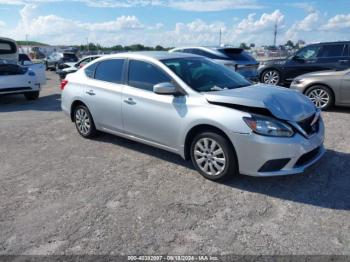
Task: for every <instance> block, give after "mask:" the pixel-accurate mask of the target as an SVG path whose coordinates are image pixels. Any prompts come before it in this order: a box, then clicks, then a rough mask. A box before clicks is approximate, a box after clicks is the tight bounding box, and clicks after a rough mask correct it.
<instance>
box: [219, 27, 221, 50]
mask: <svg viewBox="0 0 350 262" xmlns="http://www.w3.org/2000/svg"><path fill="white" fill-rule="evenodd" d="M219 46H221V27H220V33H219Z"/></svg>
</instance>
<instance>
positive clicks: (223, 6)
mask: <svg viewBox="0 0 350 262" xmlns="http://www.w3.org/2000/svg"><path fill="white" fill-rule="evenodd" d="M163 5H165V6H169V7H172V8H176V9H181V10H186V11H195V12H209V11H222V10H233V9H258V8H262V5H260V4H258V3H257V2H256V1H255V0H216V1H214V0H187V1H186V0H185V1H184V0H180V1H167V2H164V3H163Z"/></svg>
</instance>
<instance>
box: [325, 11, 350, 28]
mask: <svg viewBox="0 0 350 262" xmlns="http://www.w3.org/2000/svg"><path fill="white" fill-rule="evenodd" d="M322 29H324V30H327V31H328V30H339V29H348V30H349V31H350V14H347V15H343V14H339V15H336V16H334V17H332V18H330V19H329V20H328V21H327V23H326V24H325V25H323V26H322Z"/></svg>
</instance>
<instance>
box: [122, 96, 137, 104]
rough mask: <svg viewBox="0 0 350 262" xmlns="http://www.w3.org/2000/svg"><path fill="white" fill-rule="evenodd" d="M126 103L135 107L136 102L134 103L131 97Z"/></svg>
mask: <svg viewBox="0 0 350 262" xmlns="http://www.w3.org/2000/svg"><path fill="white" fill-rule="evenodd" d="M124 103H127V104H129V105H135V104H136V102H135V101H134V99H132V98H131V97H129V98H128V99H125V100H124Z"/></svg>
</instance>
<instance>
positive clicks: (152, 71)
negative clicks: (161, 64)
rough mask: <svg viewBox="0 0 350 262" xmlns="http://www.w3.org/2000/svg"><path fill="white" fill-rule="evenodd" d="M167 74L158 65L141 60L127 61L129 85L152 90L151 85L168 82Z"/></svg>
mask: <svg viewBox="0 0 350 262" xmlns="http://www.w3.org/2000/svg"><path fill="white" fill-rule="evenodd" d="M170 81H171V78H170V77H169V76H167V75H166V74H165V73H164V72H163V71H162V70H160V69H159V68H158V67H156V66H154V65H152V64H150V63H147V62H143V61H136V60H131V61H130V62H129V85H130V86H133V87H136V88H140V89H144V90H148V91H153V86H154V85H156V84H159V83H163V82H170Z"/></svg>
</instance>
